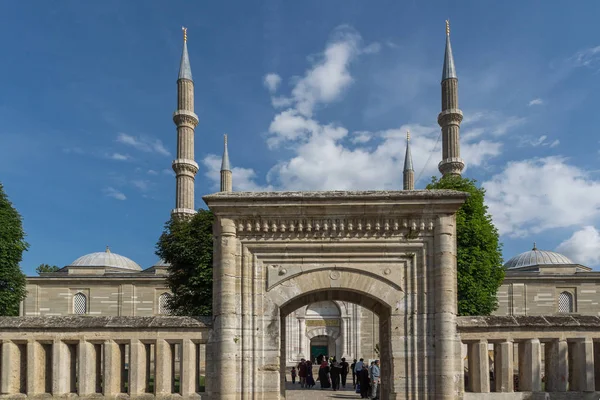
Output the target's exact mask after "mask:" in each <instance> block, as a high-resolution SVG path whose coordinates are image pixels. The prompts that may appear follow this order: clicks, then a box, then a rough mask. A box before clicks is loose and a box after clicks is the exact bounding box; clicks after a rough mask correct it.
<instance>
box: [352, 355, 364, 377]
mask: <svg viewBox="0 0 600 400" xmlns="http://www.w3.org/2000/svg"><path fill="white" fill-rule="evenodd" d="M363 364H364V361H363V359H362V358H361V359H360V360H359V361H358V362H357V363H356V365H355V366H354V373H355V374H358V372H359V371H360V370H361V369H362V368H363Z"/></svg>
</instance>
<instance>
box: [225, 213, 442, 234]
mask: <svg viewBox="0 0 600 400" xmlns="http://www.w3.org/2000/svg"><path fill="white" fill-rule="evenodd" d="M236 229H237V234H238V236H240V237H268V236H273V235H274V234H278V237H283V236H286V237H288V238H311V237H313V238H318V237H364V236H367V237H370V236H373V237H388V236H390V237H391V236H394V237H398V236H399V237H405V238H407V239H415V238H417V237H418V236H419V233H421V232H425V231H432V230H433V220H431V219H426V218H425V219H414V218H345V217H340V218H304V219H282V218H272V219H270V218H250V219H240V220H237V221H236Z"/></svg>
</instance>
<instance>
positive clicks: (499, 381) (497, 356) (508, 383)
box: [494, 341, 514, 392]
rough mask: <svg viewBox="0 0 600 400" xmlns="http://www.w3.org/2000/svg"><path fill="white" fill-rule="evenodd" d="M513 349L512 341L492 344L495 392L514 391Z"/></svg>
mask: <svg viewBox="0 0 600 400" xmlns="http://www.w3.org/2000/svg"><path fill="white" fill-rule="evenodd" d="M513 349H514V343H513V342H512V341H506V342H502V343H496V344H494V378H495V381H496V392H512V391H514V380H513V374H514V371H513V369H514V368H513Z"/></svg>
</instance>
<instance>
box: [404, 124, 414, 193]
mask: <svg viewBox="0 0 600 400" xmlns="http://www.w3.org/2000/svg"><path fill="white" fill-rule="evenodd" d="M402 175H403V180H402V187H403V189H404V190H415V169H414V168H413V162H412V154H411V153H410V131H406V154H405V155H404V172H403V173H402Z"/></svg>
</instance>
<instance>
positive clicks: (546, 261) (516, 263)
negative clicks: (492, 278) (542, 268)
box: [504, 243, 575, 269]
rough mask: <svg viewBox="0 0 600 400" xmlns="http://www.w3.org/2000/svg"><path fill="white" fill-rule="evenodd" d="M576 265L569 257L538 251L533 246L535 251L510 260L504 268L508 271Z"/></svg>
mask: <svg viewBox="0 0 600 400" xmlns="http://www.w3.org/2000/svg"><path fill="white" fill-rule="evenodd" d="M573 264H575V263H574V262H573V261H571V260H570V259H569V258H568V257H566V256H563V255H562V254H559V253H555V252H553V251H545V250H538V249H537V248H536V247H535V243H534V245H533V249H532V250H530V251H526V252H524V253H521V254H519V255H518V256H515V257H513V258H511V259H510V260H508V261H507V262H506V264H504V267H505V268H507V269H514V268H522V267H529V266H533V265H573Z"/></svg>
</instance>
